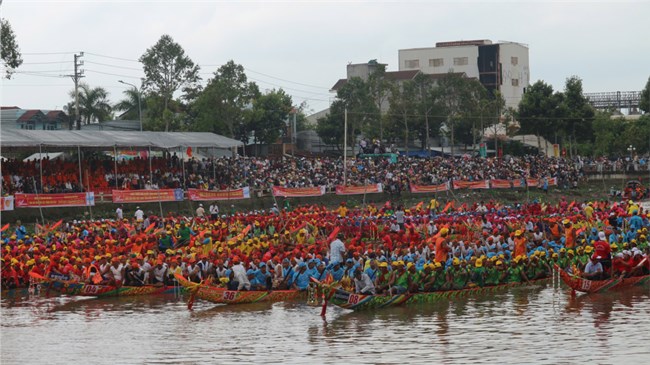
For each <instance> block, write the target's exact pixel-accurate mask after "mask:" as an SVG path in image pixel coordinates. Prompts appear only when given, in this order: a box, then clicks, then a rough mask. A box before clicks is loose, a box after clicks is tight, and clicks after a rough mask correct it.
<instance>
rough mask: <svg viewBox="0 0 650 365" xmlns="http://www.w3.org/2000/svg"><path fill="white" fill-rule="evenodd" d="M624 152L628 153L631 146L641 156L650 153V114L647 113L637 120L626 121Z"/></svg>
mask: <svg viewBox="0 0 650 365" xmlns="http://www.w3.org/2000/svg"><path fill="white" fill-rule="evenodd" d="M621 139H622V142H623V151H621V153H622V154H623V153H627V147H628V146H629V145H632V146H634V148H636V152H637V153H640V154H644V153H649V152H650V114H648V113H646V114H644V115H642V116H641V117H639V119H637V120H629V121H626V127H625V131H624V132H623V136H622V138H621Z"/></svg>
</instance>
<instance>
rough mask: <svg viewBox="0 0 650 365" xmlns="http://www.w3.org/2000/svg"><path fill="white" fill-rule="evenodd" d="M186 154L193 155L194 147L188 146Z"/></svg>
mask: <svg viewBox="0 0 650 365" xmlns="http://www.w3.org/2000/svg"><path fill="white" fill-rule="evenodd" d="M185 154H186V155H187V157H192V147H187V150H186V151H185Z"/></svg>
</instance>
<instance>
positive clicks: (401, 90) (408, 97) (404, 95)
mask: <svg viewBox="0 0 650 365" xmlns="http://www.w3.org/2000/svg"><path fill="white" fill-rule="evenodd" d="M419 92H420V90H418V87H417V85H416V83H415V82H414V81H413V80H407V81H404V82H402V83H401V84H400V85H398V86H397V87H395V88H394V89H393V90H392V92H391V95H390V98H389V101H390V109H389V112H388V114H389V115H390V119H391V122H392V125H393V126H394V129H395V130H397V131H401V135H402V138H403V141H404V142H403V143H404V148H406V152H407V153H408V150H409V141H410V140H411V139H412V136H409V130H410V129H411V128H412V126H409V121H410V120H416V119H417V118H418V116H416V115H415V113H416V112H417V105H418V98H419ZM400 125H401V128H400V127H399V126H400Z"/></svg>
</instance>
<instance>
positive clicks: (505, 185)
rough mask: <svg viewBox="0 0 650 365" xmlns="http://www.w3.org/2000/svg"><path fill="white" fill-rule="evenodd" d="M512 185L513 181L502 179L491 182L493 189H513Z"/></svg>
mask: <svg viewBox="0 0 650 365" xmlns="http://www.w3.org/2000/svg"><path fill="white" fill-rule="evenodd" d="M511 183H512V181H511V180H501V179H494V180H490V185H492V189H510V188H511V187H512V185H511Z"/></svg>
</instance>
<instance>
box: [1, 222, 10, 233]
mask: <svg viewBox="0 0 650 365" xmlns="http://www.w3.org/2000/svg"><path fill="white" fill-rule="evenodd" d="M7 228H9V223H7V224H5V225H4V226H2V228H0V232H4V231H5V230H6V229H7Z"/></svg>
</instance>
